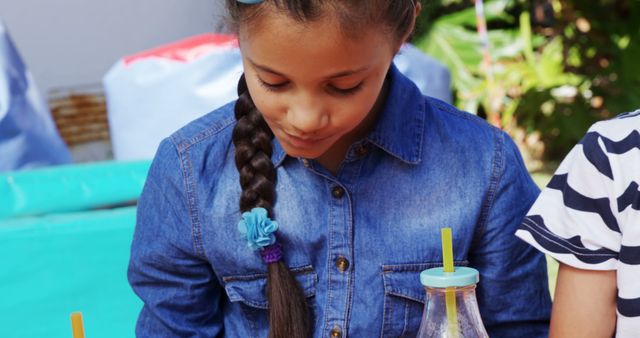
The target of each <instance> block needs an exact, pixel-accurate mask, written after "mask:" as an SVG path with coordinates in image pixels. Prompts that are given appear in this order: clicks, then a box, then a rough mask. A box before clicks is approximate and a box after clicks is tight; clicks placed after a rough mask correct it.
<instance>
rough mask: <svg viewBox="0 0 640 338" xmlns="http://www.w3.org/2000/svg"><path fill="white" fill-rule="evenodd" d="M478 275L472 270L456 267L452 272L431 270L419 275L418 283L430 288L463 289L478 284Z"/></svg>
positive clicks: (476, 271) (441, 269) (440, 269)
mask: <svg viewBox="0 0 640 338" xmlns="http://www.w3.org/2000/svg"><path fill="white" fill-rule="evenodd" d="M479 280H480V273H478V270H476V269H474V268H469V267H466V266H456V267H455V271H454V272H444V269H443V268H441V267H440V268H431V269H427V270H424V271H422V272H421V273H420V283H422V285H424V286H428V287H432V288H447V287H463V286H469V285H473V284H476V283H478V281H479Z"/></svg>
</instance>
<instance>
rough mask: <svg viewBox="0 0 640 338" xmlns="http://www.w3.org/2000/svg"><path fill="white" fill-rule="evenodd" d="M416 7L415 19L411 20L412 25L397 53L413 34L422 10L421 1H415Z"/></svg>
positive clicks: (401, 41)
mask: <svg viewBox="0 0 640 338" xmlns="http://www.w3.org/2000/svg"><path fill="white" fill-rule="evenodd" d="M414 8H415V11H414V13H413V19H412V21H411V25H410V26H409V29H407V32H406V33H405V34H404V36H403V37H402V40H400V45H399V46H397V48H396V54H397V53H398V52H399V51H400V48H401V47H402V45H403V44H404V43H405V42H407V41H409V38H411V35H412V34H413V30H414V29H415V28H416V20H417V19H418V15H420V11H421V10H422V5H421V4H420V1H416V2H415V6H414Z"/></svg>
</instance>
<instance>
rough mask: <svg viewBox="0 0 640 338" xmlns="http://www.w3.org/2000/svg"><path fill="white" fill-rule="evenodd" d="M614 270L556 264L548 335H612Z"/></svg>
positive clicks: (585, 336) (614, 293)
mask: <svg viewBox="0 0 640 338" xmlns="http://www.w3.org/2000/svg"><path fill="white" fill-rule="evenodd" d="M616 295H617V287H616V272H615V270H607V271H598V270H583V269H577V268H574V267H572V266H570V265H566V264H562V263H560V269H559V271H558V281H557V284H556V291H555V297H554V300H553V310H552V313H551V332H550V337H551V338H554V337H558V338H561V337H562V338H564V337H581V338H589V337H613V334H614V332H615V327H616Z"/></svg>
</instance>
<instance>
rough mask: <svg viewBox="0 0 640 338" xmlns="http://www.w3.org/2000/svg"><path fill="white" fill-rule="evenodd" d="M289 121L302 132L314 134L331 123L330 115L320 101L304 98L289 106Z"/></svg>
mask: <svg viewBox="0 0 640 338" xmlns="http://www.w3.org/2000/svg"><path fill="white" fill-rule="evenodd" d="M287 122H289V124H290V125H291V126H292V127H293V128H294V129H295V130H296V131H297V132H300V133H301V134H313V133H314V132H316V131H319V130H321V129H322V128H324V127H325V126H326V125H327V124H328V123H329V115H328V114H327V113H326V111H325V109H324V107H323V106H322V104H320V103H319V102H317V101H315V100H312V99H303V100H297V102H295V103H294V104H291V105H290V106H289V109H288V111H287Z"/></svg>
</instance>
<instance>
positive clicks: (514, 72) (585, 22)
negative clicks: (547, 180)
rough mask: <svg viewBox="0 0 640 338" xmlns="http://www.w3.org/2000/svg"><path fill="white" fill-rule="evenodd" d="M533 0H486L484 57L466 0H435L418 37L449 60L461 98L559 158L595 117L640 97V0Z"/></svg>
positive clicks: (535, 152)
mask: <svg viewBox="0 0 640 338" xmlns="http://www.w3.org/2000/svg"><path fill="white" fill-rule="evenodd" d="M532 3H533V4H532V5H531V6H529V4H528V3H525V2H523V1H516V0H493V1H488V2H486V3H485V6H484V10H485V17H486V21H487V25H488V36H489V48H488V53H489V55H490V60H491V62H490V66H489V67H487V66H486V63H483V50H482V48H481V41H480V37H479V34H478V33H477V30H476V13H475V9H474V8H473V4H472V3H471V2H470V1H449V2H448V3H445V1H436V2H435V3H433V2H431V5H429V6H427V8H426V11H430V13H428V14H426V15H423V16H421V18H419V20H418V28H419V30H418V33H417V35H416V38H415V39H414V42H415V43H416V45H417V46H418V47H419V48H421V49H423V50H424V51H425V52H427V53H428V54H430V55H431V56H433V57H435V58H437V59H439V60H440V61H441V62H443V63H444V64H446V65H447V66H448V67H449V69H450V71H451V73H452V78H453V86H454V91H455V94H456V105H457V106H458V107H460V108H461V109H464V110H467V111H469V112H472V113H477V114H479V115H481V116H486V117H487V119H488V120H489V121H490V122H492V123H494V124H496V125H500V126H501V127H503V128H504V129H505V130H507V131H508V132H509V133H511V134H512V136H514V138H515V139H516V141H517V142H519V143H520V145H521V148H522V149H523V150H525V151H527V150H529V151H530V152H531V153H532V156H533V157H538V158H541V157H543V156H544V157H545V158H546V159H560V158H562V157H563V156H564V155H565V154H566V153H567V152H568V150H569V149H570V147H572V146H573V145H574V144H575V143H577V142H578V141H579V139H580V137H581V136H582V135H583V134H584V133H585V131H586V129H587V128H588V126H589V125H591V124H592V123H593V122H595V121H596V120H599V119H603V118H607V117H610V116H612V115H615V114H617V113H622V112H625V111H629V110H633V109H637V108H639V107H640V77H639V76H638V75H639V74H640V62H638V61H637V60H640V24H638V22H640V1H637V0H626V1H622V0H597V1H563V2H560V1H559V0H548V1H543V0H539V1H532ZM530 13H533V15H534V18H533V19H532V18H531V14H530ZM537 140H540V141H541V142H542V145H543V146H542V147H541V145H540V144H539V143H540V142H536V141H537ZM528 148H529V149H528Z"/></svg>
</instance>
